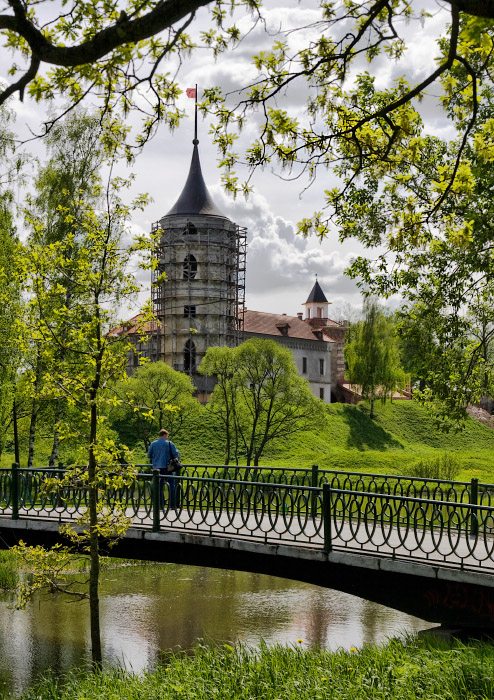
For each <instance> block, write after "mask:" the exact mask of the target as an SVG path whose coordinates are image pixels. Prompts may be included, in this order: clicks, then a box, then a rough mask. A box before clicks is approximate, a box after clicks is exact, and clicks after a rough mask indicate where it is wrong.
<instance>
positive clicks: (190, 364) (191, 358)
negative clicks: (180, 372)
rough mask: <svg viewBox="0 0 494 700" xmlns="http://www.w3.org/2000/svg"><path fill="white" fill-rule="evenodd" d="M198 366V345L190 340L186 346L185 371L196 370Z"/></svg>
mask: <svg viewBox="0 0 494 700" xmlns="http://www.w3.org/2000/svg"><path fill="white" fill-rule="evenodd" d="M195 368H196V346H195V345H194V343H193V342H192V340H188V341H187V342H186V343H185V347H184V372H194V371H195Z"/></svg>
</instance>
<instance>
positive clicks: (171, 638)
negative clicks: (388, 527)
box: [0, 564, 432, 696]
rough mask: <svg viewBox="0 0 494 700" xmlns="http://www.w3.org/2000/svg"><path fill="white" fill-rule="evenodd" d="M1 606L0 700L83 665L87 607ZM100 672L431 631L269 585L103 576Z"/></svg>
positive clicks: (343, 600)
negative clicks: (222, 647)
mask: <svg viewBox="0 0 494 700" xmlns="http://www.w3.org/2000/svg"><path fill="white" fill-rule="evenodd" d="M10 604H11V598H10V597H9V595H7V594H4V595H3V596H2V597H1V598H0V696H1V695H3V694H5V693H18V692H20V691H21V690H22V689H24V688H27V687H28V686H30V685H31V684H32V683H33V682H34V681H35V680H36V678H37V677H39V675H40V674H41V673H42V672H43V671H45V670H46V669H47V668H49V667H51V668H54V669H55V670H56V671H57V672H60V671H64V670H66V669H69V668H71V667H74V666H80V665H81V664H83V663H85V662H86V661H87V660H88V658H89V610H88V603H87V602H86V601H84V602H68V601H67V598H64V597H62V596H48V597H46V596H43V597H42V598H37V599H36V600H35V601H33V602H32V603H31V604H30V605H29V606H28V608H27V609H26V610H23V611H22V610H13V609H12V608H11V607H10ZM101 623H102V637H103V653H104V662H105V664H113V665H121V666H126V667H127V668H131V669H133V670H134V671H136V672H138V671H140V670H142V669H146V668H150V669H152V668H153V667H154V666H155V665H156V663H158V662H159V658H160V653H161V651H163V650H167V649H170V648H174V649H177V648H182V649H190V648H191V647H193V646H194V644H195V643H196V640H197V639H200V638H202V639H205V640H208V641H215V642H243V643H245V644H249V645H256V644H258V643H259V640H260V639H264V640H265V641H266V642H267V643H268V644H273V643H276V642H280V643H283V644H294V645H296V644H297V640H298V639H302V640H303V646H305V647H317V646H324V647H328V648H330V649H337V648H338V647H343V648H346V649H349V648H350V647H352V646H355V647H359V646H361V645H362V644H368V643H379V642H382V641H384V640H385V639H386V638H387V637H390V636H394V635H398V634H401V633H405V632H418V631H419V630H423V629H427V628H429V627H431V626H432V625H431V624H430V623H427V622H424V621H423V620H420V619H418V618H415V617H411V616H410V615H405V614H403V613H399V612H396V611H394V610H391V609H389V608H385V607H383V606H382V605H377V604H375V603H370V602H368V601H365V600H361V599H360V598H355V597H354V596H351V595H347V594H345V593H340V592H338V591H333V590H328V589H324V588H319V587H317V586H312V585H309V584H305V583H299V582H297V581H288V580H286V579H280V578H276V577H273V576H265V575H261V574H252V573H244V572H236V571H223V570H219V569H209V568H202V567H191V566H179V565H175V564H161V565H152V566H129V567H123V568H119V569H113V570H107V571H104V572H103V574H102V584H101Z"/></svg>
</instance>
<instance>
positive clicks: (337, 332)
mask: <svg viewBox="0 0 494 700" xmlns="http://www.w3.org/2000/svg"><path fill="white" fill-rule="evenodd" d="M304 306H305V318H304V314H303V313H298V314H297V316H287V315H286V314H281V315H277V314H270V313H264V312H261V311H251V310H249V309H247V310H246V311H245V317H244V332H243V338H244V340H247V339H248V338H252V337H258V338H265V339H270V340H276V342H278V343H280V344H281V345H283V346H285V347H287V348H289V349H290V350H291V351H292V353H293V356H294V359H295V363H296V365H297V369H298V372H299V374H300V376H301V377H304V378H305V379H307V381H308V382H309V385H310V387H311V390H312V393H313V394H314V395H315V396H317V397H318V398H320V399H322V400H323V401H324V402H325V403H331V401H335V400H337V399H338V397H339V388H338V382H339V381H342V380H343V376H344V371H345V360H344V357H343V347H344V343H345V333H346V330H347V326H346V325H345V324H341V323H337V322H336V321H332V320H331V319H330V318H328V307H329V302H328V300H327V299H326V296H325V295H324V292H323V291H322V289H321V286H320V284H319V282H318V281H317V279H316V282H315V284H314V286H313V288H312V290H311V292H310V294H309V296H308V298H307V301H306V302H305V303H304Z"/></svg>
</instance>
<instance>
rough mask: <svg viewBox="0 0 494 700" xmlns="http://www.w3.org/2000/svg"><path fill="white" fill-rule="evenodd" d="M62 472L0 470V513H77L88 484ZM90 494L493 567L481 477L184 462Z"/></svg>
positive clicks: (164, 514) (162, 515) (342, 544)
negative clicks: (176, 472)
mask: <svg viewBox="0 0 494 700" xmlns="http://www.w3.org/2000/svg"><path fill="white" fill-rule="evenodd" d="M225 470H226V471H225ZM70 474H73V472H72V471H69V470H64V469H60V468H58V469H20V468H18V466H17V465H13V467H12V469H0V513H2V514H3V515H4V516H6V517H11V518H12V519H18V518H23V517H30V518H32V517H34V518H36V517H42V518H49V519H56V520H59V521H70V520H75V519H77V518H78V517H79V516H80V515H82V514H83V513H84V512H85V510H86V508H87V496H88V489H87V484H86V483H85V482H84V476H83V468H81V473H80V474H79V475H78V476H76V477H70V476H69V475H70ZM53 477H57V478H61V479H62V481H61V483H60V485H58V486H57V485H53V484H52V485H51V487H49V488H47V484H49V483H50V481H49V480H50V479H51V478H53ZM225 477H227V478H225ZM275 478H279V481H275V480H274V479H275ZM355 485H359V486H360V488H355V487H354V486H355ZM444 493H446V494H447V495H448V497H447V498H443V497H442V495H443V494H444ZM100 498H101V499H102V500H103V501H104V503H105V505H106V506H107V507H108V508H109V509H115V508H117V507H118V508H121V509H123V510H124V512H125V513H126V515H127V516H128V517H129V518H131V521H132V523H133V526H135V527H144V528H148V529H153V530H155V531H158V530H160V529H162V528H173V529H182V530H184V531H187V532H200V533H207V534H210V535H214V534H217V535H222V536H228V537H232V538H233V537H239V538H248V539H251V540H254V541H255V540H262V541H263V542H280V541H282V542H286V543H294V544H297V545H299V546H310V547H321V548H324V549H325V551H327V552H330V551H332V550H334V549H339V550H346V551H351V552H359V553H366V554H373V555H376V554H378V555H380V556H391V557H400V558H410V559H414V560H420V561H426V562H433V563H439V564H441V565H446V566H456V567H460V568H464V569H476V570H478V569H479V567H481V568H482V569H484V570H491V569H492V570H493V572H494V507H493V506H491V505H490V500H489V499H490V485H488V484H478V482H476V480H472V482H444V481H440V480H432V479H428V480H423V479H422V480H420V479H410V478H409V477H397V476H394V475H373V474H361V473H352V472H336V471H330V470H318V469H317V468H316V467H314V468H313V469H293V470H290V469H281V468H272V469H266V470H265V469H261V468H253V469H246V468H241V467H233V468H231V467H221V466H220V467H215V466H213V467H211V466H201V465H192V466H188V467H187V468H186V469H184V474H183V475H181V476H171V477H170V476H163V475H161V474H160V473H159V472H158V471H157V470H154V471H152V470H148V471H146V472H145V471H141V472H140V473H138V474H137V476H136V478H135V479H133V480H129V483H128V485H123V486H120V487H119V488H113V487H105V488H102V489H101V490H100Z"/></svg>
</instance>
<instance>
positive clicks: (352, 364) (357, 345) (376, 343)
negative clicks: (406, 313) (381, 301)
mask: <svg viewBox="0 0 494 700" xmlns="http://www.w3.org/2000/svg"><path fill="white" fill-rule="evenodd" d="M364 314H365V317H364V319H363V320H362V321H359V322H358V323H356V324H354V325H353V326H352V327H351V328H350V338H349V342H348V343H347V345H346V346H345V364H346V365H347V367H348V379H349V381H350V382H352V383H353V384H356V385H357V386H358V387H359V393H360V394H361V395H362V397H363V398H364V399H368V400H369V402H370V417H371V418H374V402H375V400H376V399H381V401H383V402H385V401H386V398H387V397H388V396H389V395H390V394H392V393H393V392H394V391H395V390H396V389H397V388H399V387H403V386H404V384H405V381H406V376H405V372H404V371H403V369H402V367H401V365H400V357H399V350H398V343H397V338H396V335H395V324H394V323H393V321H392V320H391V319H390V318H389V317H386V316H385V314H384V313H383V312H382V310H381V309H380V308H379V306H378V304H377V303H376V302H375V301H371V300H367V301H366V303H365V304H364Z"/></svg>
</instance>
